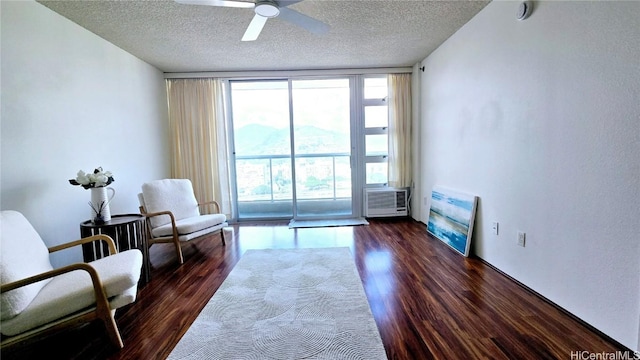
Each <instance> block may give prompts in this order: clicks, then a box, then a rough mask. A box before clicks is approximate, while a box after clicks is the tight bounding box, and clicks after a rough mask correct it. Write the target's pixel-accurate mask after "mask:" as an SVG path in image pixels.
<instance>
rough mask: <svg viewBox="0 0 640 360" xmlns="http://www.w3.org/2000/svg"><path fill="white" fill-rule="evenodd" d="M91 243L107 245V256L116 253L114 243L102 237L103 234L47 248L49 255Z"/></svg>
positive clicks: (110, 239) (106, 236)
mask: <svg viewBox="0 0 640 360" xmlns="http://www.w3.org/2000/svg"><path fill="white" fill-rule="evenodd" d="M93 241H104V242H105V243H107V246H108V247H109V255H113V254H117V253H118V250H116V243H115V242H114V241H113V239H112V238H111V237H110V236H108V235H104V234H97V235H93V236H88V237H85V238H82V239H80V240H76V241H71V242H68V243H64V244H60V245H56V246H52V247H50V248H49V253H52V252H55V251H60V250H64V249H68V248H70V247H74V246H78V245H82V244H86V243H89V242H93Z"/></svg>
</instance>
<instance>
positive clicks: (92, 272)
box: [0, 263, 106, 299]
mask: <svg viewBox="0 0 640 360" xmlns="http://www.w3.org/2000/svg"><path fill="white" fill-rule="evenodd" d="M75 270H83V271H86V272H88V273H89V276H91V282H92V283H93V288H94V292H95V293H96V295H98V294H99V293H102V294H104V290H103V288H102V281H100V277H99V276H98V272H97V271H96V269H94V268H93V267H92V266H91V265H89V264H87V263H75V264H71V265H67V266H63V267H61V268H58V269H53V270H50V271H47V272H43V273H41V274H38V275H34V276H30V277H28V278H25V279H22V280H18V281H14V282H11V283H7V284H3V285H2V286H0V292H1V293H4V292H6V291H11V290H14V289H17V288H19V287H23V286H26V285H29V284H33V283H36V282H38V281H42V280H45V279H49V278H52V277H55V276H58V275H62V274H64V273H68V272H70V271H75ZM105 299H106V294H105Z"/></svg>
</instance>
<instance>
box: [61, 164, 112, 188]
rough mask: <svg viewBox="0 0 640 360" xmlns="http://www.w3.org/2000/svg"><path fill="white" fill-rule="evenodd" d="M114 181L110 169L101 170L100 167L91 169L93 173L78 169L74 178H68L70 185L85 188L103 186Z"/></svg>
mask: <svg viewBox="0 0 640 360" xmlns="http://www.w3.org/2000/svg"><path fill="white" fill-rule="evenodd" d="M114 181H115V179H114V178H113V174H111V171H103V170H102V167H99V168H97V169H95V170H93V173H90V174H86V173H85V172H84V171H82V170H80V171H78V175H77V176H76V178H75V179H69V183H70V184H71V185H80V186H82V187H83V188H85V189H91V188H97V187H104V186H107V185H109V184H111V183H112V182H114Z"/></svg>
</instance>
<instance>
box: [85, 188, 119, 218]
mask: <svg viewBox="0 0 640 360" xmlns="http://www.w3.org/2000/svg"><path fill="white" fill-rule="evenodd" d="M90 190H91V220H92V221H93V222H98V223H99V222H104V221H109V220H111V211H110V210H109V203H110V202H111V200H112V199H113V197H114V196H115V194H116V191H115V190H114V189H113V188H111V187H106V186H102V187H96V188H91V189H90ZM109 191H111V196H108V194H107V193H108V192H109ZM96 210H98V211H99V213H97V212H96Z"/></svg>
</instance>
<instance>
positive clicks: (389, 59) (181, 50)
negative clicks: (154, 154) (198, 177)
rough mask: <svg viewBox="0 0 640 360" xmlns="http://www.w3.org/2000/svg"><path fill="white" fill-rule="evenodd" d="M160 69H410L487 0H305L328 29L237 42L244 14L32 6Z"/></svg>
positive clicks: (283, 29) (279, 29)
mask: <svg viewBox="0 0 640 360" xmlns="http://www.w3.org/2000/svg"><path fill="white" fill-rule="evenodd" d="M38 2H39V3H41V4H43V5H44V6H46V7H48V8H50V9H52V10H53V11H55V12H57V13H59V14H60V15H62V16H64V17H66V18H68V19H70V20H72V21H73V22H75V23H77V24H79V25H80V26H82V27H84V28H86V29H88V30H89V31H91V32H93V33H95V34H97V35H99V36H101V37H102V38H104V39H106V40H108V41H109V42H111V43H113V44H115V45H117V46H119V47H120V48H122V49H124V50H126V51H127V52H129V53H131V54H133V55H135V56H137V57H139V58H140V59H142V60H144V61H146V62H148V63H150V64H152V65H154V66H156V67H158V68H159V69H160V70H162V71H164V72H193V71H251V70H313V69H349V68H376V67H401V66H412V65H413V64H415V63H417V62H419V61H421V60H422V59H424V58H425V57H426V56H427V55H428V54H430V53H431V52H432V51H433V50H435V49H436V48H437V47H438V46H439V45H440V44H441V43H442V42H444V41H445V40H446V39H447V38H448V37H449V36H451V35H452V34H453V33H455V32H456V31H457V30H458V29H459V28H460V27H461V26H462V25H464V24H465V23H466V22H467V21H469V19H471V18H472V17H473V16H474V15H475V14H476V13H478V12H479V11H480V10H481V9H482V8H483V7H484V6H486V5H487V3H488V1H424V0H409V1H406V0H387V1H372V0H356V1H351V0H333V1H329V0H305V1H302V2H299V3H296V4H293V5H290V8H291V9H294V10H296V11H298V12H300V13H303V14H305V15H308V16H311V17H313V18H316V19H318V20H321V21H323V22H325V23H327V24H329V25H330V26H331V29H330V30H329V33H327V34H324V35H314V34H311V33H309V32H307V31H306V30H304V29H302V28H299V27H297V26H296V25H293V24H291V23H288V22H286V21H284V20H282V19H279V18H274V19H269V20H268V21H267V24H266V25H265V27H264V29H263V30H262V33H261V34H260V37H259V38H258V40H256V41H253V42H242V41H240V39H241V38H242V35H243V34H244V31H245V29H246V27H247V25H248V24H249V22H251V19H252V18H253V15H254V13H253V10H252V9H237V8H224V7H212V6H199V5H183V4H178V3H176V2H174V1H102V0H87V1H78V0H72V1H60V0H56V1H43V0H40V1H38Z"/></svg>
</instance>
